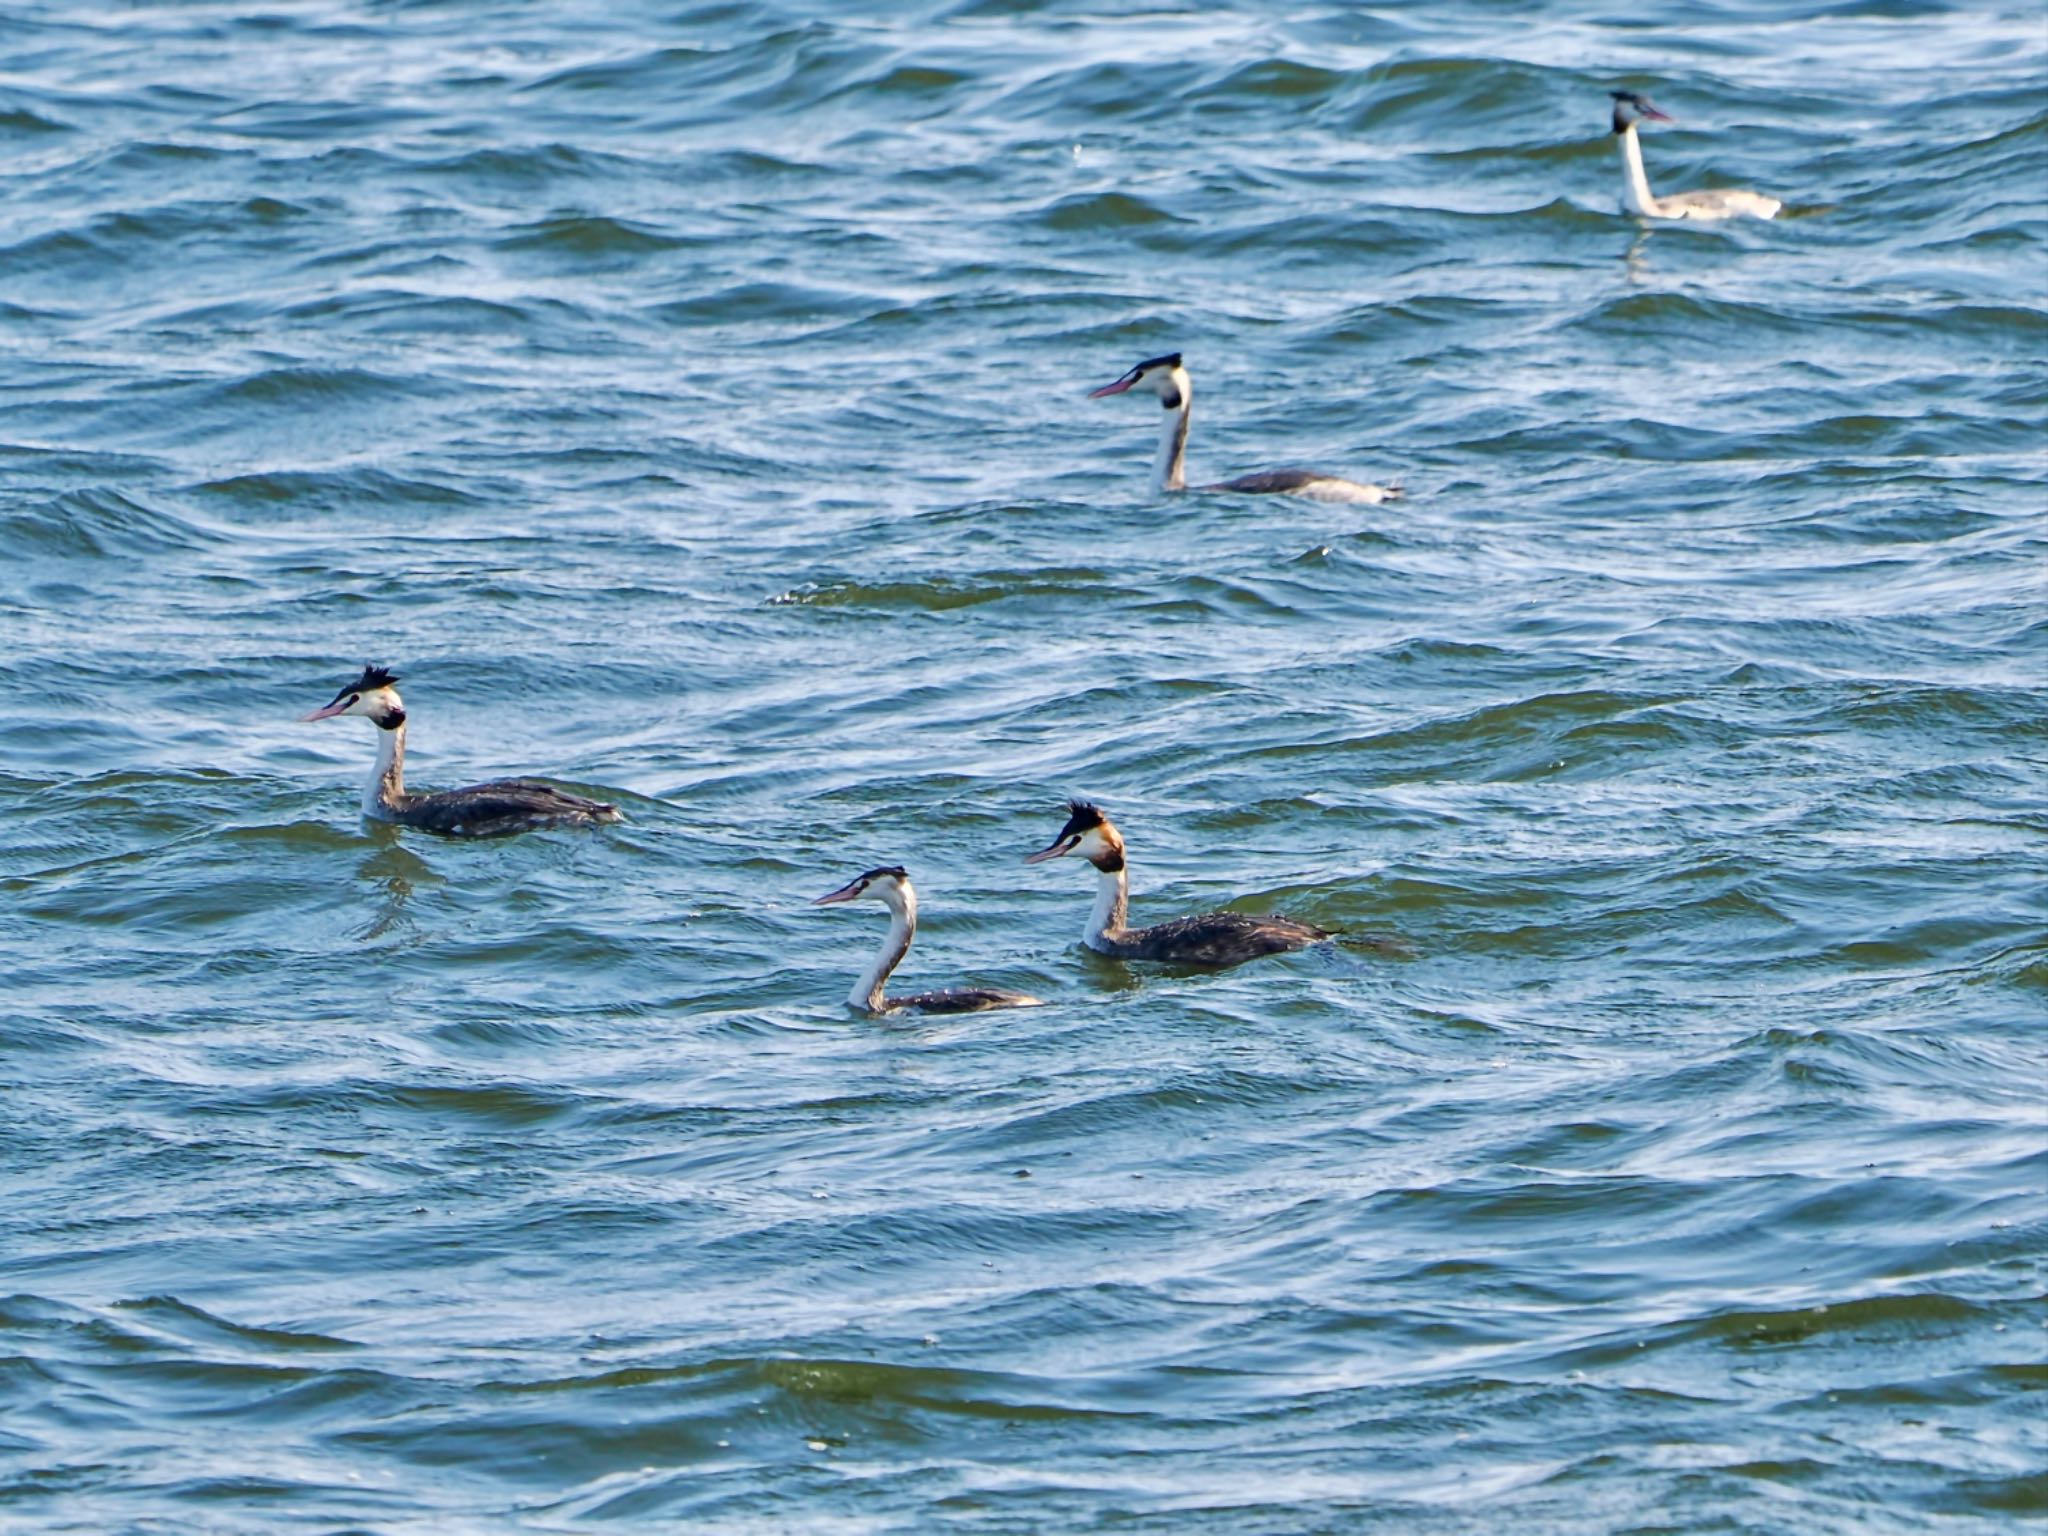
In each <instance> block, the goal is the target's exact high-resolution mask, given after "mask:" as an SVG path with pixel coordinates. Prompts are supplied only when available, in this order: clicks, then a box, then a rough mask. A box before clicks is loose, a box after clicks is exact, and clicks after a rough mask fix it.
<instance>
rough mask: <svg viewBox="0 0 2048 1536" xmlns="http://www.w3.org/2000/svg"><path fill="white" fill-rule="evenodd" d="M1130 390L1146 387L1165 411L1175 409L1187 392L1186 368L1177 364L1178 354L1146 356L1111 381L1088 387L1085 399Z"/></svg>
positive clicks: (1182, 401) (1097, 398) (1125, 392)
mask: <svg viewBox="0 0 2048 1536" xmlns="http://www.w3.org/2000/svg"><path fill="white" fill-rule="evenodd" d="M1134 389H1149V390H1151V391H1152V393H1153V394H1155V395H1157V396H1158V397H1159V403H1160V404H1161V405H1163V406H1165V407H1166V408H1167V409H1168V410H1169V411H1177V410H1179V409H1180V408H1181V406H1182V405H1183V404H1185V403H1186V401H1187V398H1188V394H1189V387H1188V371H1187V369H1185V368H1183V367H1181V365H1180V354H1179V353H1178V352H1169V353H1167V354H1166V355H1165V356H1164V357H1148V358H1146V359H1145V361H1144V362H1142V363H1140V364H1138V366H1137V367H1135V368H1133V369H1132V370H1131V371H1130V372H1129V373H1127V374H1125V375H1124V376H1123V377H1122V378H1120V379H1118V380H1117V381H1116V382H1115V383H1114V384H1105V385H1103V386H1102V388H1100V389H1091V390H1089V391H1088V398H1089V399H1090V400H1100V399H1102V398H1103V397H1104V396H1105V395H1121V394H1127V393H1129V392H1130V391H1131V390H1134Z"/></svg>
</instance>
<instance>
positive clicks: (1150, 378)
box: [1088, 352, 1401, 506]
mask: <svg viewBox="0 0 2048 1536" xmlns="http://www.w3.org/2000/svg"><path fill="white" fill-rule="evenodd" d="M1134 390H1142V391H1148V392H1150V393H1151V394H1152V395H1154V396H1155V397H1157V399H1158V401H1159V404H1160V406H1161V407H1162V408H1163V409H1164V411H1165V417H1164V420H1163V421H1162V422H1161V423H1160V432H1159V457H1158V460H1157V463H1156V466H1155V468H1156V472H1157V475H1158V479H1159V489H1160V490H1162V491H1184V490H1186V489H1187V488H1188V476H1187V463H1188V422H1189V419H1190V416H1191V413H1192V412H1193V410H1194V402H1195V392H1194V385H1193V383H1192V381H1191V380H1190V379H1189V378H1188V370H1187V368H1186V366H1185V365H1184V364H1183V363H1182V362H1181V357H1180V354H1179V353H1178V352H1169V353H1167V354H1166V355H1165V356H1164V357H1149V358H1147V359H1146V360H1145V361H1144V362H1142V363H1140V364H1138V366H1137V367H1135V368H1133V369H1132V370H1131V371H1130V372H1129V373H1126V374H1125V375H1124V376H1123V377H1122V378H1120V379H1118V380H1116V381H1115V382H1114V383H1110V384H1105V385H1103V386H1102V387H1101V388H1100V389H1091V390H1090V391H1088V398H1089V399H1090V400H1101V399H1103V398H1105V397H1106V396H1109V395H1123V394H1129V393H1131V392H1132V391H1134ZM1195 489H1197V490H1201V491H1234V492H1237V493H1239V494H1243V495H1266V496H1303V497H1306V498H1308V499H1309V500H1310V501H1334V502H1352V503H1357V504H1362V505H1365V506H1377V505H1379V503H1381V502H1383V501H1392V500H1393V499H1395V498H1396V497H1398V496H1399V495H1400V494H1401V488H1400V487H1399V486H1392V485H1368V484H1366V483H1364V482H1362V481H1358V480H1346V479H1345V478H1344V477H1343V476H1341V475H1326V474H1324V473H1322V471H1320V470H1314V469H1268V470H1262V471H1260V472H1259V473H1258V474H1253V475H1239V476H1238V477H1237V478H1236V479H1235V480H1223V481H1219V482H1217V483H1216V484H1214V485H1201V486H1197V487H1195Z"/></svg>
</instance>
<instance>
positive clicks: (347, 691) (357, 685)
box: [299, 667, 405, 731]
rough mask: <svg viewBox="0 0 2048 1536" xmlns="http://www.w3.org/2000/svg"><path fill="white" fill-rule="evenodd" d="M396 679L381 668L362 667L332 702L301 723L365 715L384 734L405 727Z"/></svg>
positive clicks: (306, 717) (303, 717)
mask: <svg viewBox="0 0 2048 1536" xmlns="http://www.w3.org/2000/svg"><path fill="white" fill-rule="evenodd" d="M397 684H398V679H397V678H396V677H395V676H393V675H392V674H391V673H390V672H388V671H386V670H385V669H384V668H382V667H364V668H363V675H362V676H361V677H359V678H357V679H356V680H355V681H354V682H352V683H350V684H349V685H348V686H347V687H346V688H344V689H342V690H341V692H339V693H337V694H336V695H335V696H334V698H333V700H332V701H331V702H329V703H327V704H323V705H322V706H321V707H320V708H318V709H316V710H314V711H313V712H312V713H311V714H310V715H301V716H300V717H299V718H300V719H301V720H331V719H333V718H334V716H336V715H367V716H368V717H369V718H370V719H372V720H374V721H376V722H377V724H378V725H379V726H381V727H382V728H383V729H385V730H387V731H392V730H396V729H397V728H398V727H399V726H401V725H403V724H405V705H404V703H403V702H402V701H401V700H400V699H399V697H398V686H397Z"/></svg>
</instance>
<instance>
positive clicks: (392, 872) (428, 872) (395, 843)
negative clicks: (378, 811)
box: [356, 819, 444, 942]
mask: <svg viewBox="0 0 2048 1536" xmlns="http://www.w3.org/2000/svg"><path fill="white" fill-rule="evenodd" d="M363 832H364V835H365V836H366V837H367V838H368V839H369V840H370V842H371V843H372V844H374V845H375V846H376V849H377V851H376V852H375V853H373V854H371V855H370V856H369V857H368V858H366V859H364V860H363V861H362V863H361V865H360V866H358V868H357V871H356V873H357V878H359V879H360V880H362V881H364V882H365V883H366V884H371V885H375V886H378V887H380V888H381V896H380V899H379V901H378V903H377V906H376V909H375V911H374V913H373V914H372V916H371V918H370V921H369V922H368V923H367V924H365V925H364V927H363V928H362V929H361V931H360V932H359V933H358V934H357V935H356V936H357V938H359V939H361V940H363V941H365V942H367V941H370V940H374V939H381V938H383V937H385V936H386V935H387V934H389V933H391V932H392V931H393V930H394V929H396V928H399V927H401V926H402V927H404V928H405V929H407V930H411V929H412V927H413V924H412V921H411V919H410V918H408V917H407V915H406V910H405V908H406V903H407V902H409V901H411V900H412V896H413V887H414V885H415V884H426V885H439V884H441V883H442V882H443V878H444V877H443V876H441V875H437V874H435V873H434V871H433V868H432V867H431V866H430V865H429V864H428V863H427V861H426V860H425V859H423V858H421V857H420V856H419V855H418V854H416V853H414V852H413V851H412V850H411V849H410V848H408V847H407V846H406V844H407V842H408V841H409V840H417V839H419V838H422V837H424V836H425V835H426V834H425V833H421V832H409V831H407V830H406V829H405V828H403V827H400V826H398V825H396V824H395V823H393V822H388V821H373V820H368V819H365V821H364V822H363Z"/></svg>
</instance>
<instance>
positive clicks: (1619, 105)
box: [1607, 91, 1674, 133]
mask: <svg viewBox="0 0 2048 1536" xmlns="http://www.w3.org/2000/svg"><path fill="white" fill-rule="evenodd" d="M1607 94H1608V95H1610V96H1612V97H1613V98H1614V131H1615V132H1616V133H1622V132H1624V131H1626V130H1627V129H1630V128H1633V127H1634V126H1635V125H1636V124H1637V123H1638V122H1640V121H1642V120H1643V119H1645V118H1647V119H1649V121H1651V122H1653V123H1668V122H1672V121H1674V119H1673V118H1671V117H1670V116H1669V115H1668V114H1666V113H1663V112H1659V111H1658V110H1657V109H1656V107H1654V106H1652V105H1651V104H1650V98H1649V97H1647V96H1643V95H1639V94H1637V93H1636V92H1634V91H1609V92H1608V93H1607Z"/></svg>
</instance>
